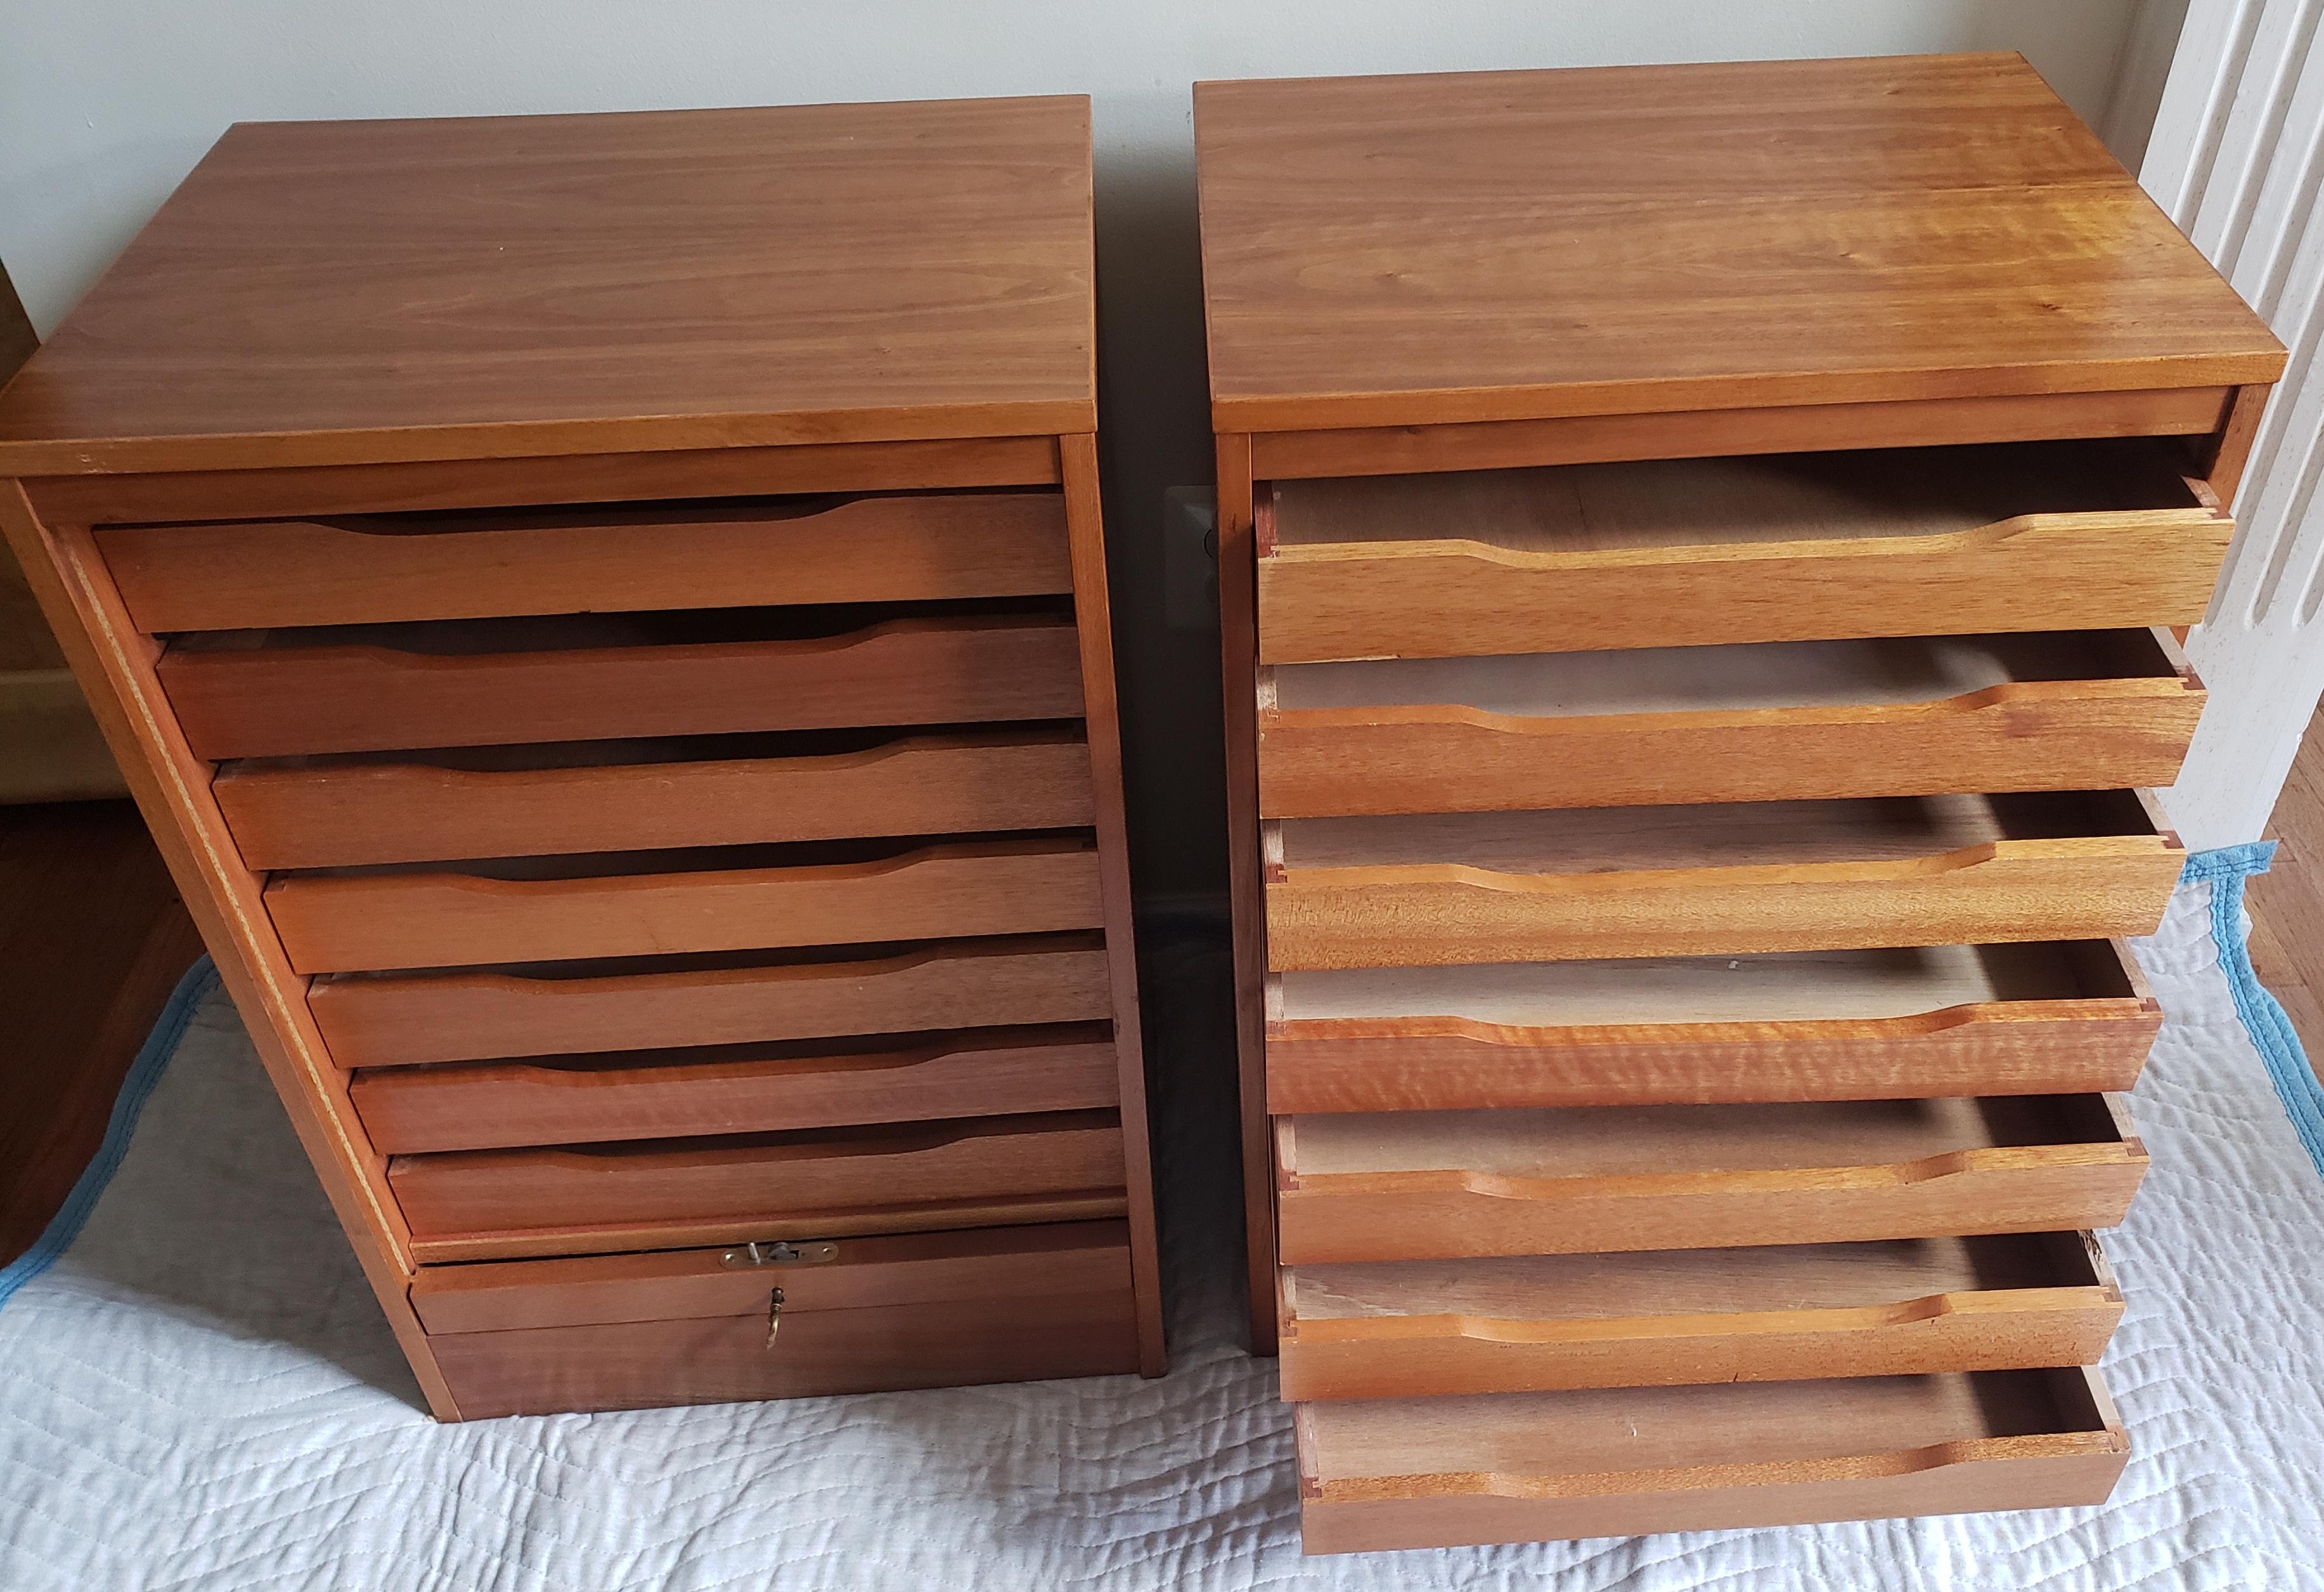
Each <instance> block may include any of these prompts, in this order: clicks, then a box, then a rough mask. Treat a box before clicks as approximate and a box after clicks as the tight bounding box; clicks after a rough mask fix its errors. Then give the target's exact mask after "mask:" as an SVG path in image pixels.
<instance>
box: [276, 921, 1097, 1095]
mask: <svg viewBox="0 0 2324 1592" xmlns="http://www.w3.org/2000/svg"><path fill="white" fill-rule="evenodd" d="M307 1007H308V1010H309V1011H310V1012H312V1013H313V1014H314V1016H315V1024H316V1026H317V1027H318V1028H319V1029H321V1030H322V1033H323V1039H324V1041H325V1043H326V1044H327V1045H328V1046H329V1047H330V1051H331V1060H334V1061H336V1062H337V1063H338V1065H339V1066H341V1067H344V1068H349V1069H353V1068H358V1067H400V1066H403V1065H406V1064H409V1063H413V1062H421V1061H482V1060H494V1059H498V1058H501V1057H508V1056H535V1055H564V1054H577V1053H582V1052H592V1051H606V1050H623V1051H626V1050H658V1049H664V1048H677V1047H680V1046H692V1045H731V1044H750V1043H755V1042H757V1041H764V1040H802V1039H825V1038H829V1037H831V1036H833V1035H837V1034H869V1033H913V1032H920V1031H922V1030H926V1029H936V1028H998V1027H1004V1026H1010V1025H1015V1024H1020V1023H1095V1022H1103V1021H1106V1020H1108V1019H1110V1018H1111V1016H1112V1015H1113V996H1112V992H1111V987H1110V986H1109V985H1108V984H1107V973H1106V949H1105V941H1104V939H1103V937H1102V936H1101V935H1097V934H1047V935H1032V936H1024V937H1017V938H1009V939H964V940H948V941H943V942H940V943H939V944H937V945H936V946H934V947H928V946H922V945H913V944H907V945H899V946H851V947H846V948H844V949H821V948H818V949H802V950H796V951H787V952H775V951H768V952H759V953H751V954H728V955H717V956H694V957H638V958H621V959H616V960H613V961H609V962H549V963H538V964H532V965H525V966H514V967H490V968H477V969H469V970H463V971H459V972H452V973H355V974H327V975H325V976H321V977H318V978H316V979H314V980H312V981H310V982H309V985H308V986H307Z"/></svg>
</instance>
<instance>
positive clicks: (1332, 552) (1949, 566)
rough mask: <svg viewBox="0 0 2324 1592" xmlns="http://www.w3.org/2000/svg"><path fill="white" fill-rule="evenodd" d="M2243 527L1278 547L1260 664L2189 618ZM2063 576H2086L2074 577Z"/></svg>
mask: <svg viewBox="0 0 2324 1592" xmlns="http://www.w3.org/2000/svg"><path fill="white" fill-rule="evenodd" d="M2234 535H2235V524H2234V522H2233V521H2231V520H2229V519H2228V518H2227V517H2226V516H2225V515H2224V514H2215V513H2213V512H2212V511H2211V510H2209V509H2208V508H2200V507H2198V508H2188V509H2131V510H2121V511H2107V512H2101V513H2091V514H2023V515H2019V516H2016V517H2015V518H2012V519H2007V520H2002V521H1999V522H1997V523H1992V524H1989V525H1985V526H1982V527H1979V528H1978V529H1975V530H1969V531H1960V532H1947V533H1941V534H1936V535H1896V536H1888V535H1864V536H1856V537H1845V538H1829V539H1821V540H1810V541H1738V542H1727V543H1719V544H1674V545H1668V546H1661V547H1653V548H1640V549H1608V550H1604V551H1595V550H1589V551H1550V552H1537V551H1513V550H1509V549H1504V548H1499V547H1492V546H1489V545H1487V544H1485V543H1483V542H1480V541H1467V540H1461V539H1447V540H1438V541H1406V542H1373V543H1357V542H1351V543H1341V544H1321V545H1305V546H1300V545H1291V544H1288V543H1285V544H1278V545H1277V548H1276V550H1275V551H1273V553H1271V554H1270V555H1269V556H1268V557H1267V558H1264V559H1262V560H1260V561H1259V612H1260V624H1259V659H1260V661H1261V662H1267V663H1300V662H1321V661H1325V660H1331V659H1342V658H1372V657H1442V656H1448V655H1453V654H1465V655H1477V654H1486V653H1528V652H1540V651H1545V650H1556V651H1561V652H1596V651H1600V650H1603V649H1609V648H1617V647H1645V646H1669V645H1687V646H1709V645H1715V644H1722V643H1750V642H1785V641H1819V640H1826V639H1833V638H1840V637H1857V636H1882V635H1914V634H1930V633H1932V632H1944V633H1949V634H1975V633H1980V632H1987V631H2024V630H2117V629H2124V628H2128V627H2132V626H2145V625H2177V624H2193V623H2194V622H2196V621H2197V620H2199V619H2200V618H2201V617H2202V616H2203V611H2204V609H2205V607H2206V606H2208V605H2209V602H2210V597H2211V588H2212V585H2213V583H2214V582H2215V581H2216V580H2217V579H2218V571H2219V562H2220V560H2222V559H2223V558H2225V557H2226V555H2227V545H2228V543H2229V542H2230V541H2232V540H2233V539H2234ZM2058 569H2072V570H2074V571H2075V578H2074V579H2073V580H2071V581H2070V582H2067V583H2064V584H2063V585H2061V584H2060V583H2059V582H2058V581H2057V580H2056V579H2055V578H2054V572H2055V571H2056V570H2058Z"/></svg>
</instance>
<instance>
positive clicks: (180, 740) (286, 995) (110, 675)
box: [0, 481, 459, 1421]
mask: <svg viewBox="0 0 2324 1592" xmlns="http://www.w3.org/2000/svg"><path fill="white" fill-rule="evenodd" d="M0 528H5V531H6V532H7V536H8V539H9V541H10V543H11V544H12V546H13V547H14V550H15V552H16V556H17V559H18V560H19V561H20V562H21V563H22V564H23V567H24V570H25V574H26V578H28V580H29V581H30V582H31V584H32V589H33V592H34V594H35V595H36V596H37V597H39V598H40V601H41V606H42V610H43V611H44V612H45V613H46V614H47V616H48V619H49V624H50V625H51V628H52V629H54V630H55V631H56V633H57V636H58V639H59V640H60V642H61V643H62V644H63V647H64V651H65V655H66V658H67V659H68V661H69V662H70V663H71V665H72V669H73V673H74V674H75V676H76V677H77V678H78V680H79V681H80V685H81V689H82V690H83V691H85V692H86V693H87V695H88V699H89V702H90V704H91V706H92V707H93V708H94V709H95V711H96V714H97V722H98V725H99V726H100V727H102V728H103V730H104V731H105V736H106V743H107V745H110V746H111V748H112V750H113V754H114V756H115V759H117V760H118V761H119V763H120V764H121V766H122V770H123V772H124V774H125V775H126V777H127V779H128V782H129V788H130V793H131V794H132V795H134V797H135V798H136V800H137V807H138V810H139V811H140V812H141V813H142V814H143V817H144V819H145V822H146V825H147V827H148V828H151V829H152V832H153V838H154V840H155V841H156V842H157V843H158V844H159V846H160V847H161V856H162V857H163V859H164V860H165V861H166V862H167V863H168V864H169V867H170V873H171V877H172V878H173V879H174V880H175V881H176V882H177V885H178V889H179V892H180V894H182V895H183V897H184V898H185V902H186V907H187V910H188V911H189V912H190V913H191V914H192V916H193V919H194V922H195V925H196V926H197V927H198V928H199V929H200V930H201V932H202V939H204V941H205V942H207V943H208V946H209V948H210V949H211V952H212V954H213V955H214V956H215V957H216V958H217V964H218V972H219V974H220V976H221V977H222V978H223V979H224V981H225V983H226V989H227V992H228V993H229V994H230V995H232V996H233V997H234V1003H235V1007H236V1009H237V1010H238V1011H240V1013H241V1014H242V1018H243V1022H244V1024H245V1025H246V1026H247V1027H248V1028H249V1030H250V1036H251V1040H252V1042H253V1043H254V1045H255V1046H256V1047H257V1050H258V1054H259V1057H260V1059H261V1060H263V1061H264V1063H265V1065H266V1069H267V1072H268V1075H269V1076H270V1077H271V1078H272V1079H273V1082H274V1087H275V1090H276V1092H277V1093H278V1094H280V1095H281V1097H282V1103H283V1106H284V1107H285V1108H286V1109H287V1110H288V1111H289V1113H290V1115H291V1125H292V1126H293V1127H295V1128H296V1129H297V1130H298V1134H299V1138H300V1143H301V1144H302V1145H303V1146H304V1147H305V1149H306V1152H307V1156H308V1159H309V1161H310V1162H313V1164H314V1167H315V1171H316V1173H317V1175H318V1176H319V1177H320V1178H321V1180H322V1183H323V1189H324V1191H325V1192H326V1193H327V1195H328V1196H329V1197H330V1200H331V1205H332V1208H333V1209H334V1210H335V1211H336V1212H337V1215H338V1217H339V1222H340V1225H341V1226H344V1227H345V1228H346V1232H347V1236H348V1238H349V1240H350V1241H351V1242H352V1243H353V1244H354V1245H355V1254H356V1257H357V1259H358V1260H360V1261H361V1262H362V1264H363V1268H364V1276H365V1277H366V1278H368V1279H369V1280H370V1282H371V1285H372V1290H373V1291H374V1293H376V1294H377V1295H378V1297H379V1302H380V1308H381V1309H382V1310H384V1311H385V1312H386V1315H387V1319H388V1323H389V1325H390V1326H391V1327H392V1328H393V1329H394V1332H395V1337H396V1341H397V1342H398V1344H400V1345H401V1347H402V1349H403V1352H404V1354H405V1356H406V1357H407V1358H409V1359H410V1362H411V1368H412V1371H413V1373H414V1374H416V1375H417V1376H418V1378H419V1381H420V1388H421V1391H422V1392H423V1393H426V1395H427V1398H428V1402H429V1407H430V1408H431V1409H432V1410H433V1411H434V1412H435V1413H436V1414H437V1415H438V1417H439V1418H440V1419H443V1420H447V1421H450V1420H457V1419H459V1411H458V1410H457V1407H456V1406H455V1405H454V1403H453V1401H452V1397H451V1393H450V1392H449V1390H448V1389H447V1387H446V1386H445V1384H444V1379H443V1378H442V1376H441V1375H439V1374H438V1372H437V1369H436V1362H435V1358H434V1356H432V1355H430V1354H429V1349H428V1340H427V1336H426V1334H425V1333H423V1332H422V1331H421V1330H420V1323H419V1320H418V1319H417V1318H416V1317H415V1316H414V1315H413V1314H412V1310H411V1302H410V1282H411V1262H410V1245H409V1239H410V1235H409V1233H408V1232H407V1230H406V1228H405V1226H404V1223H403V1218H402V1216H401V1213H400V1212H399V1210H398V1209H397V1208H396V1205H395V1202H394V1199H393V1198H392V1196H391V1195H390V1194H389V1192H388V1189H387V1184H386V1166H385V1162H383V1159H382V1158H381V1157H380V1156H379V1155H378V1154H377V1153H375V1152H374V1151H373V1150H372V1148H371V1146H370V1143H369V1141H368V1140H366V1139H365V1138H364V1134H363V1130H362V1128H361V1127H360V1125H358V1124H357V1121H356V1118H355V1112H354V1109H353V1107H352V1106H350V1105H349V1104H348V1101H347V1097H346V1074H344V1073H342V1072H341V1071H339V1070H338V1069H337V1068H335V1067H333V1066H332V1065H331V1064H330V1061H329V1059H328V1056H327V1051H326V1050H325V1048H324V1044H323V1039H322V1035H321V1034H320V1033H319V1032H318V1031H317V1030H316V1027H315V1023H314V1020H313V1018H312V1017H311V1016H309V1014H308V1011H307V1001H306V995H305V982H306V981H305V980H304V979H302V978H300V976H298V975H296V974H295V973H293V972H292V971H291V965H290V961H289V959H288V958H286V957H285V956H284V954H283V951H282V946H281V941H280V940H279V939H277V938H276V937H275V934H274V930H273V929H272V926H271V924H270V923H269V922H268V920H267V915H266V909H265V907H264V905H263V902H262V901H261V899H260V889H261V885H262V884H263V881H262V880H260V879H259V878H258V877H257V876H256V875H253V874H252V873H251V872H250V871H249V870H248V869H247V868H245V867H244V865H243V864H242V860H241V858H240V856H238V855H237V854H236V853H235V848H234V842H233V839H232V838H231V837H230V836H229V835H228V833H227V830H226V820H225V818H224V817H223V815H222V814H221V813H220V812H219V810H218V806H217V801H216V799H215V798H213V797H212V795H211V793H210V770H209V768H208V765H207V764H204V763H203V762H201V761H200V760H199V759H198V758H197V757H195V755H194V754H193V753H192V751H191V750H190V749H189V747H188V746H187V745H186V740H185V736H183V735H182V734H181V733H180V731H179V729H178V726H177V722H176V720H175V719H174V718H173V717H171V714H170V711H169V708H168V705H167V703H166V701H165V700H164V699H163V696H162V693H161V686H160V684H159V682H158V681H157V680H156V679H155V676H154V672H153V663H154V659H155V657H156V655H157V654H158V652H159V649H158V647H156V646H155V644H154V643H153V642H152V640H151V639H150V638H148V637H146V636H144V635H142V634H138V632H137V631H136V629H135V627H134V625H132V624H131V623H130V619H129V616H128V611H127V609H126V608H125V607H124V606H123V604H122V601H121V595H120V593H119V591H118V590H117V589H116V588H115V586H114V584H113V581H112V578H111V577H110V576H109V575H108V574H107V573H106V569H105V566H104V563H103V560H101V559H100V558H99V557H98V555H97V549H96V544H95V542H94V541H93V540H92V538H91V537H90V535H89V532H88V527H87V526H86V525H81V524H72V523H42V521H41V520H39V519H38V518H36V517H35V516H34V514H33V513H32V504H31V503H30V501H29V500H28V499H27V498H26V496H25V495H24V492H23V486H21V485H20V484H19V483H17V482H14V481H9V482H6V483H5V484H0Z"/></svg>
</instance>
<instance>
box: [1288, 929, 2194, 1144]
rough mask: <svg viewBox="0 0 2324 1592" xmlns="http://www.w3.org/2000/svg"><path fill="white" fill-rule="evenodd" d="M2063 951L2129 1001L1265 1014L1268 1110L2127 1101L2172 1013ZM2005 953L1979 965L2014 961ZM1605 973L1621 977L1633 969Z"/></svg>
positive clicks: (2134, 982)
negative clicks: (1516, 1020)
mask: <svg viewBox="0 0 2324 1592" xmlns="http://www.w3.org/2000/svg"><path fill="white" fill-rule="evenodd" d="M2009 949H2010V948H2009V947H2007V946H1999V945H1997V946H1989V947H1984V948H1980V950H1979V953H1978V954H1980V955H1981V956H1985V957H1988V958H2006V956H2007V954H2008V952H2009ZM2067 949H2068V950H2069V951H2070V952H2072V953H2077V954H2080V953H2084V952H2093V953H2098V952H2101V949H2102V954H2105V955H2107V956H2108V957H2109V958H2118V959H2119V961H2120V963H2121V964H2122V966H2123V967H2124V968H2126V970H2127V971H2128V975H2129V976H2128V978H2127V981H2126V993H2125V994H2123V995H2115V996H2106V995H2090V994H2078V995H2070V996H2063V997H2054V998H2053V997H2035V998H2025V999H2008V1000H2002V999H1997V1000H1991V1001H1979V1002H1970V1003H1966V1004H1955V1005H1950V1006H1943V1007H1939V1008H1936V1009H1933V1010H1931V1011H1927V1012H1922V1013H1915V1014H1897V1015H1893V1016H1885V1017H1817V1018H1799V1019H1784V1020H1748V1021H1747V1020H1723V1021H1715V1022H1704V1021H1688V1020H1684V1019H1683V1018H1677V1017H1674V1019H1673V1020H1670V1021H1651V1022H1637V1023H1576V1024H1570V1025H1558V1026H1522V1025H1515V1024H1509V1023H1496V1022H1486V1021H1480V1020H1477V1019H1473V1018H1469V1017H1465V1016H1459V1015H1436V1016H1394V1017H1369V1018H1366V1017H1334V1018H1303V1019H1289V1020H1286V1019H1284V1018H1282V1017H1280V1016H1277V1015H1276V1014H1275V1005H1274V1003H1273V1002H1270V1008H1269V1011H1270V1014H1269V1018H1268V1025H1267V1060H1268V1075H1267V1090H1268V1109H1270V1110H1271V1111H1274V1112H1277V1113H1282V1114H1288V1113H1294V1112H1331V1111H1414V1110H1468V1109H1473V1108H1477V1107H1482V1106H1659V1105H1683V1104H1702V1105H1708V1104H1712V1103H1719V1102H1728V1103H1737V1102H1747V1101H1771V1102H1772V1101H1781V1100H1878V1099H1917V1098H1923V1097H1931V1096H1949V1095H2010V1094H2029V1095H2032V1094H2080V1093H2088V1092H2096V1091H2107V1090H2126V1089H2128V1088H2131V1087H2132V1086H2133V1085H2134V1084H2135V1082H2136V1081H2137V1078H2138V1075H2139V1072H2140V1070H2141V1069H2142V1068H2143V1067H2144V1063H2145V1060H2146V1056H2147V1052H2148V1051H2150V1050H2151V1049H2152V1048H2153V1043H2154V1039H2155V1035H2156V1034H2157V1033H2158V1032H2160V1030H2161V1028H2162V1023H2163V1013H2162V1008H2161V1007H2160V1006H2159V1005H2158V1004H2156V1003H2155V1000H2154V997H2153V994H2152V992H2151V991H2149V990H2148V989H2147V987H2146V986H2145V983H2144V979H2142V978H2140V977H2138V976H2137V975H2136V964H2135V963H2134V962H2132V961H2131V959H2130V957H2129V953H2128V951H2127V950H2126V948H2124V946H2123V945H2122V944H2121V942H2120V941H2113V942H2110V943H2109V944H2108V945H2107V946H2105V947H2104V948H2098V947H2095V946H2088V945H2077V946H2073V947H2070V948H2067ZM1569 966H1572V964H1569ZM1607 966H1608V967H1609V969H1611V970H1612V976H1616V977H1618V976H1620V969H1621V968H1622V967H1623V966H1625V965H1624V964H1620V963H1612V964H1607ZM1275 977H1276V978H1277V979H1279V977H1280V976H1279V975H1277V976H1275Z"/></svg>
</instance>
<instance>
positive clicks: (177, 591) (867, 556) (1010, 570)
mask: <svg viewBox="0 0 2324 1592" xmlns="http://www.w3.org/2000/svg"><path fill="white" fill-rule="evenodd" d="M96 537H97V550H98V551H100V552H101V553H103V554H104V555H105V561H106V568H107V569H110V570H111V571H112V572H113V578H114V579H115V581H117V582H118V583H119V584H120V587H121V597H122V601H123V602H124V604H125V605H126V606H128V609H129V616H130V617H131V619H133V620H134V621H135V623H136V625H137V627H138V628H139V629H141V630H144V631H148V632H152V633H157V634H158V633H161V632H167V631H180V630H247V629H261V628H264V627H267V626H271V625H367V624H377V623H385V622H393V621H399V620H416V619H472V618H484V617H487V616H499V615H516V614H611V613H621V612H623V611H625V610H634V609H641V608H732V607H749V606H757V605H760V604H784V605H788V604H797V603H862V602H922V601H927V600H931V599H940V598H945V597H1015V596H1022V595H1028V594H1033V593H1050V592H1066V591H1071V590H1072V589H1073V569H1072V563H1071V560H1070V559H1069V557H1068V554H1067V550H1066V545H1065V498H1064V496H1063V495H1061V494H1058V493H1056V492H976V493H968V492H955V493H927V494H919V495H893V496H864V497H805V498H788V499H776V500H773V501H768V500H765V499H758V500H752V499H740V500H735V501H730V502H724V503H720V502H715V501H706V502H699V503H678V504H659V505H653V506H647V507H636V508H631V507H599V508H579V509H503V510H500V511H497V512H494V511H484V512H463V513H453V514H349V515H342V516H338V517H335V518H332V519H328V520H258V521H229V522H223V523H212V524H201V525H120V526H105V527H102V528H100V529H99V530H98V531H97V532H96Z"/></svg>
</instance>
